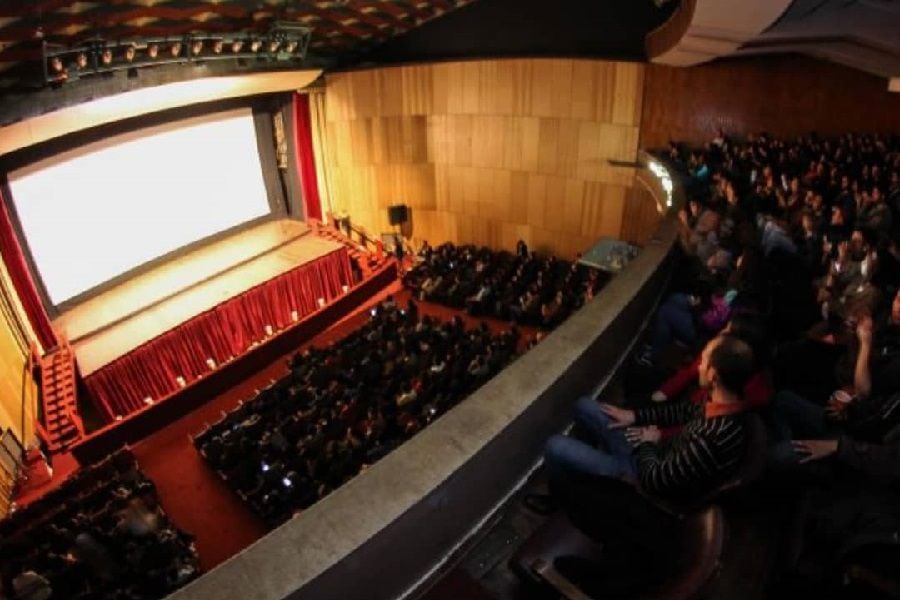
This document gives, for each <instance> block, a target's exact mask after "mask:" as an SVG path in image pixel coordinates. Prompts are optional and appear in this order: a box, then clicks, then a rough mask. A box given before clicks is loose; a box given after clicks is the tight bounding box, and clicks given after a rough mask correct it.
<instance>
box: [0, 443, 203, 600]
mask: <svg viewBox="0 0 900 600" xmlns="http://www.w3.org/2000/svg"><path fill="white" fill-rule="evenodd" d="M0 565H2V566H0V583H2V587H0V598H5V599H9V600H42V599H47V598H79V599H85V600H86V599H89V598H90V599H101V598H103V599H105V598H116V599H123V600H126V599H127V600H138V599H150V598H162V597H164V596H167V595H168V594H169V593H171V592H172V591H174V590H175V589H177V588H179V587H181V586H182V585H184V584H185V583H187V582H188V581H189V580H190V579H192V578H193V577H195V576H196V575H197V574H198V565H197V554H196V551H195V549H194V543H193V538H192V536H190V535H189V534H187V533H185V532H183V531H181V530H179V529H178V528H176V527H175V526H174V525H173V524H172V523H171V521H169V518H168V517H167V515H166V513H165V511H164V510H163V508H162V506H160V504H159V498H158V496H157V494H156V488H155V486H154V485H153V483H152V482H151V481H150V480H148V479H147V478H146V477H145V476H144V475H143V473H141V471H140V470H139V468H138V465H137V462H136V461H135V459H134V456H133V455H132V454H131V452H130V451H128V450H121V451H119V452H118V453H117V454H115V455H113V456H112V457H110V458H108V459H106V460H105V461H104V462H102V463H100V464H98V465H96V466H93V467H87V468H84V469H82V470H80V471H79V472H78V473H77V474H76V475H74V476H73V477H72V478H70V479H69V480H68V481H66V482H65V483H63V485H62V487H61V488H59V489H57V490H55V491H54V492H52V493H50V494H48V495H47V496H45V497H43V498H41V499H40V500H37V501H36V502H35V503H34V504H32V505H29V506H28V507H26V508H25V509H23V510H21V511H18V512H15V513H13V514H12V515H11V516H10V517H9V518H8V519H6V520H5V521H3V522H2V523H0Z"/></svg>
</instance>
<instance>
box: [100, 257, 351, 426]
mask: <svg viewBox="0 0 900 600" xmlns="http://www.w3.org/2000/svg"><path fill="white" fill-rule="evenodd" d="M351 284H352V275H351V272H350V260H349V258H348V256H347V249H346V248H341V249H339V250H335V251H334V252H331V253H330V254H326V255H325V256H322V257H320V258H317V259H316V260H314V261H312V262H309V263H306V264H304V265H301V266H299V267H297V268H295V269H293V270H292V271H288V272H287V273H283V274H282V275H279V276H278V277H275V278H274V279H271V280H269V281H267V282H265V283H263V284H260V285H258V286H256V287H254V288H251V289H249V290H247V291H246V292H244V293H243V294H241V295H240V296H236V297H234V298H231V299H229V300H226V301H225V302H223V303H221V304H219V305H217V306H215V307H213V308H211V309H210V310H208V311H206V312H204V313H201V314H199V315H197V316H196V317H194V318H193V319H191V320H190V321H187V322H185V323H182V324H181V325H179V326H178V327H175V328H174V329H171V330H169V331H167V332H166V333H164V334H162V335H160V336H158V337H156V338H154V339H152V340H150V341H149V342H147V343H146V344H143V345H142V346H140V347H139V348H135V349H134V350H132V351H131V352H129V353H128V354H125V355H124V356H121V357H119V358H118V359H116V360H115V361H113V362H112V363H110V364H108V365H106V366H105V367H103V368H102V369H100V370H99V371H97V372H95V373H92V374H91V375H89V376H88V377H87V378H85V384H86V385H87V388H88V389H89V390H90V391H91V395H92V396H93V398H94V399H95V400H96V403H97V405H98V408H99V409H100V410H101V411H102V412H103V413H104V414H105V416H106V417H107V418H108V419H109V420H114V419H115V418H116V417H117V416H123V417H125V416H127V415H129V414H131V413H132V412H134V411H136V410H139V409H141V408H143V407H144V406H145V404H144V399H145V398H147V397H148V396H149V397H150V398H152V399H153V400H154V402H159V401H160V400H162V399H164V398H166V397H167V396H169V395H171V394H173V393H174V392H176V391H178V389H179V384H178V382H177V378H178V377H179V376H181V377H183V378H184V380H185V383H186V384H190V383H191V382H193V381H194V380H196V379H197V378H199V377H201V376H203V375H205V374H207V373H209V372H210V370H211V369H210V367H209V365H207V362H206V361H207V359H209V358H211V359H213V360H214V361H215V362H216V365H221V364H222V363H224V362H226V361H228V360H229V359H231V358H234V357H237V356H240V355H241V354H243V353H244V352H246V351H247V350H248V349H249V348H250V347H251V345H252V344H254V343H257V342H262V341H263V340H265V339H266V337H267V334H266V330H265V328H266V325H271V326H272V329H273V330H274V331H275V332H277V331H279V330H282V329H286V328H288V327H289V326H291V325H292V324H293V322H294V321H293V318H292V315H291V312H292V311H296V312H297V320H298V321H299V320H301V319H303V318H304V317H306V316H307V315H309V314H311V313H313V312H315V311H317V310H319V309H320V308H321V307H320V306H319V302H318V300H319V298H322V299H323V300H324V301H325V302H326V303H330V302H331V301H332V300H334V299H336V298H338V297H339V296H341V295H342V294H343V293H344V291H343V286H345V285H346V286H350V285H351Z"/></svg>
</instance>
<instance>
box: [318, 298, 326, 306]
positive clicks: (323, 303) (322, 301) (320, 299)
mask: <svg viewBox="0 0 900 600" xmlns="http://www.w3.org/2000/svg"><path fill="white" fill-rule="evenodd" d="M317 302H318V303H319V308H322V307H323V306H325V298H319V299H318V301H317Z"/></svg>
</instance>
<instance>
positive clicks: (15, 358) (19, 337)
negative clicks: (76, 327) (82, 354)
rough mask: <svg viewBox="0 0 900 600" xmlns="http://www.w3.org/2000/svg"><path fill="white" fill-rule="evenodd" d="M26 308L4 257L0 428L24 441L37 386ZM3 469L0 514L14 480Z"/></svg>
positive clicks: (0, 271)
mask: <svg viewBox="0 0 900 600" xmlns="http://www.w3.org/2000/svg"><path fill="white" fill-rule="evenodd" d="M23 318H24V311H22V307H21V305H20V304H19V301H18V299H16V297H15V294H14V292H13V291H12V283H11V282H10V281H9V276H8V275H7V273H6V268H5V267H4V266H3V264H2V259H0V430H2V431H6V429H7V428H9V429H12V431H13V433H14V434H15V435H16V437H17V438H18V439H19V441H20V442H22V443H23V444H24V445H26V446H27V445H28V444H29V443H31V441H32V440H33V439H34V423H35V416H36V410H37V398H38V397H37V388H36V386H35V384H34V381H33V380H32V379H31V374H30V373H28V355H29V349H28V338H29V337H30V336H31V335H33V334H32V333H31V331H30V329H29V328H28V327H27V325H25V324H24V322H23V321H22V319H23ZM10 479H11V478H9V477H7V474H6V473H5V471H4V470H3V469H0V517H2V516H3V515H4V514H5V513H6V510H7V509H8V507H9V493H11V491H12V485H13V483H14V482H13V481H11V480H10Z"/></svg>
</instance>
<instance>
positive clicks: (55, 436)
mask: <svg viewBox="0 0 900 600" xmlns="http://www.w3.org/2000/svg"><path fill="white" fill-rule="evenodd" d="M75 385H76V382H75V355H74V353H73V352H72V347H71V346H69V343H68V342H67V341H63V342H62V343H61V344H60V345H59V346H58V347H56V348H55V349H53V350H51V351H50V352H48V353H47V354H45V355H44V356H43V357H42V358H41V404H42V408H43V415H44V418H43V423H38V426H37V429H38V434H39V435H40V436H41V437H42V438H43V439H44V442H45V443H46V444H47V450H48V451H49V452H50V454H57V453H59V452H65V451H66V450H68V448H69V447H70V446H72V445H73V444H74V443H75V442H77V441H78V440H80V439H81V438H82V437H84V425H83V424H82V422H81V417H79V416H78V405H77V404H76V395H75V390H76V387H75Z"/></svg>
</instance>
